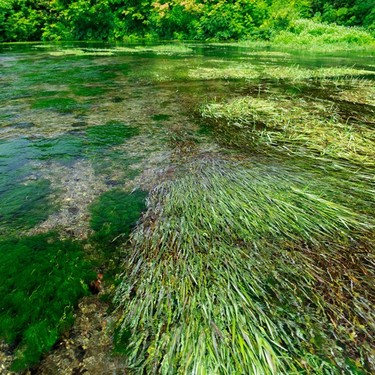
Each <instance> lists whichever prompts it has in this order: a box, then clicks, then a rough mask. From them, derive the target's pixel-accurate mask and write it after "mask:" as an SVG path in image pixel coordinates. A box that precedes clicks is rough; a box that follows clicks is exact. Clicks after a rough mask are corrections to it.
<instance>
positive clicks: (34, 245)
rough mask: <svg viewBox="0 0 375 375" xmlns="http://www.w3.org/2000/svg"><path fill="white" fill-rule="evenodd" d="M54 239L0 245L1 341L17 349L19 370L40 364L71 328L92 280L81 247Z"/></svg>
mask: <svg viewBox="0 0 375 375" xmlns="http://www.w3.org/2000/svg"><path fill="white" fill-rule="evenodd" d="M56 236H57V235H56V233H49V234H43V235H36V236H30V237H23V238H19V239H17V238H10V239H7V240H3V241H0V256H1V263H0V273H1V275H2V278H3V281H2V282H1V284H0V337H1V338H2V339H4V340H5V341H6V342H7V343H8V344H10V345H12V346H13V347H14V349H15V361H14V363H13V370H15V371H20V370H23V369H25V368H26V367H29V366H31V365H34V364H36V363H37V362H38V361H39V360H40V358H41V356H42V355H43V354H45V353H46V352H47V351H49V350H50V349H51V348H52V346H53V345H54V344H55V343H56V341H57V340H58V338H59V337H60V335H61V334H62V333H64V332H65V331H67V330H68V329H69V328H70V326H71V324H72V322H73V320H74V316H73V310H74V307H75V306H76V304H77V302H78V299H79V298H81V297H82V296H84V295H86V294H87V293H88V287H87V284H88V282H89V281H90V280H92V279H94V274H93V272H92V271H91V269H90V265H89V264H88V263H87V262H85V261H84V260H83V250H82V247H81V246H80V245H78V244H77V243H75V242H72V241H61V240H58V239H56Z"/></svg>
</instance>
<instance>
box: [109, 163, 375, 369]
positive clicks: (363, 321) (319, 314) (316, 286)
mask: <svg viewBox="0 0 375 375" xmlns="http://www.w3.org/2000/svg"><path fill="white" fill-rule="evenodd" d="M310 178H311V176H308V175H306V174H305V175H304V174H303V172H302V171H298V172H296V171H294V172H293V170H292V169H288V168H283V167H281V166H280V165H279V166H272V165H269V166H266V165H264V164H262V163H256V162H254V163H252V164H251V165H250V167H248V168H245V167H244V166H241V165H240V164H234V163H229V162H220V161H218V162H202V163H196V164H190V165H188V166H187V169H186V170H185V174H184V176H183V177H180V178H177V179H176V180H175V181H173V182H170V181H169V182H165V183H163V184H161V185H160V186H159V187H157V188H156V189H155V190H154V191H153V192H152V194H151V196H150V201H149V202H150V204H149V210H148V212H147V213H146V215H145V217H144V221H143V224H142V225H140V226H139V227H138V228H137V230H136V231H135V232H134V234H133V235H132V238H131V241H132V245H133V251H132V253H131V254H130V255H129V256H126V259H125V263H124V267H125V272H124V274H123V276H122V282H121V285H120V287H119V290H118V293H117V296H116V302H117V303H118V305H119V306H120V308H121V309H122V310H123V313H122V320H121V322H120V328H119V330H120V333H121V334H120V337H119V340H121V337H122V345H124V346H125V347H126V349H127V351H126V360H127V361H128V365H129V367H130V368H132V369H136V371H139V372H146V373H161V374H185V373H196V374H217V373H221V374H239V373H241V374H242V373H246V374H259V375H260V374H261V375H264V374H282V373H283V374H286V373H288V374H291V373H314V374H328V373H329V374H340V373H341V371H347V370H348V369H350V367H352V368H354V369H355V371H357V372H352V373H361V371H362V370H363V369H364V370H366V366H368V363H369V362H367V361H368V359H369V358H370V356H371V350H372V349H371V348H373V347H374V343H373V338H372V337H371V329H372V328H371V327H374V323H375V316H374V312H373V310H371V309H370V306H371V303H370V301H369V298H370V295H371V292H369V290H372V291H373V290H374V288H373V285H372V286H371V281H370V280H371V278H372V277H373V275H374V270H373V269H372V268H371V263H369V261H370V259H372V260H373V255H370V254H367V253H366V252H360V251H359V252H356V251H350V250H349V248H348V247H347V245H348V240H347V239H348V238H350V237H351V236H352V234H353V233H354V232H356V231H358V232H366V231H367V230H370V229H371V224H370V222H369V219H367V218H366V217H361V216H359V215H358V214H356V213H355V212H353V211H352V210H351V209H349V208H347V207H345V206H343V205H340V204H337V203H335V202H334V201H330V200H326V199H324V198H322V196H321V193H320V192H319V188H324V189H329V188H331V189H332V186H331V187H329V186H323V187H322V186H319V183H318V181H311V179H310ZM311 185H314V187H312V186H311ZM353 241H354V243H355V240H354V237H353ZM367 257H368V258H367ZM349 259H351V260H350V261H349ZM337 264H339V265H340V267H341V273H338V272H337ZM334 269H335V270H336V272H334V271H333V270H334ZM354 278H355V279H356V280H358V283H356V284H355V286H354V289H356V290H354V289H353V290H351V281H350V280H354ZM367 288H369V289H367ZM360 290H361V291H362V292H364V291H366V290H367V292H365V293H362V292H360ZM369 293H370V294H369ZM344 295H345V297H344ZM355 337H362V338H363V341H365V340H368V341H367V342H366V344H365V345H364V346H363V347H361V348H359V349H358V348H357V349H353V348H355V342H356V339H355ZM356 350H357V351H356ZM347 373H350V372H347Z"/></svg>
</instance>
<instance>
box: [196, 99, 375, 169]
mask: <svg viewBox="0 0 375 375" xmlns="http://www.w3.org/2000/svg"><path fill="white" fill-rule="evenodd" d="M201 114H202V116H203V117H204V118H206V119H210V120H214V122H215V125H214V126H216V131H217V132H218V133H219V134H220V136H221V138H222V139H226V142H227V143H233V144H236V145H242V146H250V147H254V146H282V147H284V148H287V149H288V151H292V152H300V151H301V149H307V150H311V151H312V152H315V153H319V154H320V155H326V156H330V157H334V158H341V159H347V160H349V161H351V162H354V163H359V164H362V165H371V166H373V165H374V160H375V151H374V150H375V142H374V139H375V137H374V136H375V133H374V130H373V129H372V128H371V127H367V126H365V125H358V124H357V125H354V124H348V123H343V122H341V121H340V119H337V118H335V117H336V116H335V115H337V114H335V111H334V109H333V107H332V106H331V107H330V108H326V106H325V105H324V104H322V103H319V102H316V103H312V102H311V101H310V102H308V101H305V100H303V99H293V100H290V99H286V98H284V99H283V98H280V97H274V98H272V97H269V98H267V99H261V98H254V97H240V98H235V99H232V100H230V101H228V102H224V103H211V104H207V105H205V106H204V107H203V108H202V110H201Z"/></svg>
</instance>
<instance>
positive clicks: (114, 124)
mask: <svg viewBox="0 0 375 375" xmlns="http://www.w3.org/2000/svg"><path fill="white" fill-rule="evenodd" d="M138 134H139V130H138V129H137V128H135V127H131V126H129V125H127V124H124V123H123V122H120V121H108V122H107V123H106V124H105V125H101V126H90V127H88V128H87V129H86V135H87V140H88V142H89V144H90V147H94V148H95V147H108V146H115V145H120V144H122V143H124V142H125V141H126V140H127V139H128V138H131V137H133V136H135V135H138Z"/></svg>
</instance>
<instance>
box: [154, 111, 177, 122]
mask: <svg viewBox="0 0 375 375" xmlns="http://www.w3.org/2000/svg"><path fill="white" fill-rule="evenodd" d="M171 117H172V116H171V115H166V114H164V113H159V114H157V115H153V116H152V117H151V118H152V119H153V120H154V121H165V120H169V119H170V118H171Z"/></svg>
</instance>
